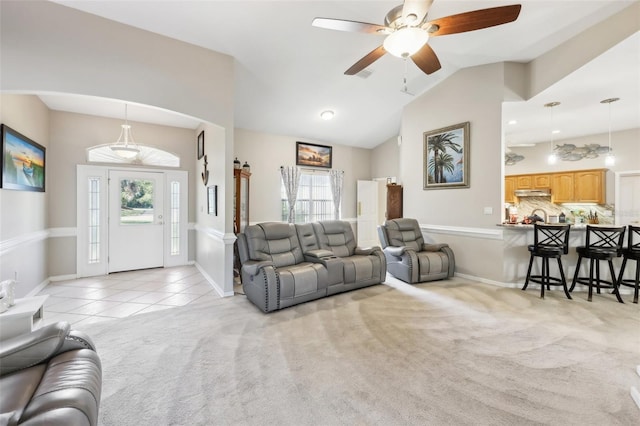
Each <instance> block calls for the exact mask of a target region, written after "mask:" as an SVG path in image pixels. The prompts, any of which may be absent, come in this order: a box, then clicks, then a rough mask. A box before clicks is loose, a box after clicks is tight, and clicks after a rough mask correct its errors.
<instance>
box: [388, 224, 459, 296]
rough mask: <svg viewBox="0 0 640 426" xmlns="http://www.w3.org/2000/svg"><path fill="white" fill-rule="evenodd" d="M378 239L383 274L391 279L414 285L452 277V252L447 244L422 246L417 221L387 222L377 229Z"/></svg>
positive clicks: (423, 244) (453, 266)
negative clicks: (382, 258)
mask: <svg viewBox="0 0 640 426" xmlns="http://www.w3.org/2000/svg"><path fill="white" fill-rule="evenodd" d="M378 236H379V237H380V243H381V244H382V251H383V252H384V255H385V257H386V259H387V271H389V273H390V274H391V275H393V276H394V277H396V278H398V279H400V280H402V281H404V282H407V283H410V284H414V283H419V282H425V281H434V280H442V279H447V278H449V277H452V276H453V273H454V270H455V258H454V255H453V251H452V250H451V249H450V248H449V246H448V245H447V244H425V242H424V237H423V236H422V231H421V230H420V226H419V225H418V221H417V220H415V219H409V218H402V219H392V220H387V221H385V223H384V224H383V225H381V226H379V227H378Z"/></svg>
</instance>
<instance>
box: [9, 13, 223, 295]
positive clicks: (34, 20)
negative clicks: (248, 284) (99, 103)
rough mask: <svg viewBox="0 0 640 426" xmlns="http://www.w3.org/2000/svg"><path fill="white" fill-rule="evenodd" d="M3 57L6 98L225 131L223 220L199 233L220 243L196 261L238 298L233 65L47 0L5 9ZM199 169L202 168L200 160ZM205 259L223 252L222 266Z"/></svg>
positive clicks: (199, 195)
mask: <svg viewBox="0 0 640 426" xmlns="http://www.w3.org/2000/svg"><path fill="white" fill-rule="evenodd" d="M0 51H2V61H1V62H0V75H2V80H1V81H0V84H1V86H0V90H2V91H13V92H22V93H34V92H58V93H69V94H80V95H91V96H99V97H105V98H112V99H119V100H123V101H128V102H136V103H140V104H144V105H151V106H155V107H161V108H164V109H167V110H170V111H176V112H179V113H183V114H187V115H190V116H192V117H197V118H199V119H201V120H203V122H207V123H215V125H216V126H219V127H220V128H222V129H223V131H222V132H221V135H222V137H223V138H224V142H222V143H220V144H219V145H218V146H219V148H220V152H217V154H218V156H220V157H223V158H224V161H222V162H221V167H222V170H221V171H220V173H221V174H222V175H224V179H221V180H220V182H221V183H224V186H225V190H224V191H222V193H223V195H224V197H225V202H224V203H223V206H224V210H222V212H221V214H222V215H223V216H222V217H223V219H222V220H219V221H214V222H213V223H209V221H208V220H204V219H203V223H202V224H200V223H197V224H196V226H195V229H196V232H198V233H203V234H205V235H208V236H213V237H211V238H203V239H198V242H199V243H201V244H204V245H205V247H199V248H198V250H197V253H196V262H197V264H198V265H199V266H200V267H201V270H202V271H203V272H204V274H205V275H206V276H207V278H208V279H209V280H210V281H214V282H215V283H216V284H217V286H218V287H219V288H223V289H224V292H225V294H233V269H232V261H233V257H232V253H233V244H232V243H233V237H232V236H229V237H227V235H228V234H230V233H231V232H232V219H231V198H230V197H232V192H231V185H232V179H231V178H232V170H231V163H232V161H233V157H232V155H233V119H234V117H233V111H234V107H233V104H234V102H233V95H234V60H233V58H232V57H230V56H228V55H224V54H220V53H216V52H213V51H211V50H207V49H204V48H201V47H198V46H194V45H190V44H187V43H184V42H180V41H177V40H174V39H170V38H167V37H163V36H160V35H157V34H154V33H151V32H148V31H143V30H139V29H136V28H133V27H130V26H127V25H123V24H120V23H117V22H114V21H109V20H107V19H103V18H100V17H97V16H94V15H91V14H87V13H84V12H80V11H77V10H75V9H71V8H68V7H64V6H61V5H58V4H56V3H53V2H44V1H29V2H0ZM136 137H138V136H136ZM140 137H142V136H140ZM110 138H111V137H110ZM141 140H142V139H141ZM194 143H195V141H193V140H192V141H191V144H194ZM192 162H193V164H194V167H196V168H197V167H199V166H200V164H199V163H198V162H197V160H196V159H195V155H194V156H193V160H192ZM204 193H205V192H203V191H197V192H196V194H195V197H196V205H202V204H203V203H205V201H204V199H203V194H204ZM201 218H202V217H201V216H198V219H201ZM209 225H211V226H213V227H214V228H212V229H209ZM198 253H218V254H220V253H222V254H223V256H222V258H223V259H224V260H223V262H224V263H223V267H219V265H218V264H215V263H212V262H210V261H209V260H210V259H209V258H208V257H204V258H200V257H199V254H198Z"/></svg>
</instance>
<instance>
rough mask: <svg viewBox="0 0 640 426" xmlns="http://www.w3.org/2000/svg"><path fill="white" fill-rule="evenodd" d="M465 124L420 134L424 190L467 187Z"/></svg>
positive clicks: (467, 168)
mask: <svg viewBox="0 0 640 426" xmlns="http://www.w3.org/2000/svg"><path fill="white" fill-rule="evenodd" d="M469 159H470V156H469V122H468V121H467V122H465V123H460V124H455V125H453V126H449V127H443V128H441V129H437V130H432V131H429V132H424V152H423V172H424V187H423V188H424V189H453V188H469Z"/></svg>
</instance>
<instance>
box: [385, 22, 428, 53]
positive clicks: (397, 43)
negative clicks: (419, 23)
mask: <svg viewBox="0 0 640 426" xmlns="http://www.w3.org/2000/svg"><path fill="white" fill-rule="evenodd" d="M427 41H429V34H428V33H427V32H426V31H425V30H423V29H422V28H416V27H404V28H400V29H399V30H397V31H394V32H393V33H391V34H389V35H388V36H387V38H385V39H384V42H383V44H382V45H383V46H384V49H385V50H386V51H387V52H389V53H391V54H392V55H393V56H397V57H398V58H408V57H409V56H411V55H413V54H414V53H416V52H418V51H419V50H420V49H421V48H422V46H424V45H425V44H426V43H427Z"/></svg>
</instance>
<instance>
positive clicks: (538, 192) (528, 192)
mask: <svg viewBox="0 0 640 426" xmlns="http://www.w3.org/2000/svg"><path fill="white" fill-rule="evenodd" d="M515 194H516V197H550V196H551V189H549V188H545V189H518V190H516V191H515Z"/></svg>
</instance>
